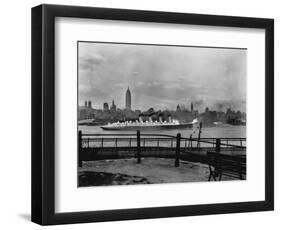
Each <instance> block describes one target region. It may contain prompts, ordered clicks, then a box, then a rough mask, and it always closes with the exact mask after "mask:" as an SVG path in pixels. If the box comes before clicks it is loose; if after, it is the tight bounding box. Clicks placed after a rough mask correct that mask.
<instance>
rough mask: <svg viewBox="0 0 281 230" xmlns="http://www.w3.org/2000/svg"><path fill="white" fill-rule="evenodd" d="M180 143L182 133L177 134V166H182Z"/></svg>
mask: <svg viewBox="0 0 281 230" xmlns="http://www.w3.org/2000/svg"><path fill="white" fill-rule="evenodd" d="M180 144H181V134H180V133H178V134H177V146H176V158H175V167H179V166H180Z"/></svg>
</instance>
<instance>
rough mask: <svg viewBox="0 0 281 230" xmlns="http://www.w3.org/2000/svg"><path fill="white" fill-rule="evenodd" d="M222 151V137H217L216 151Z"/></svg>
mask: <svg viewBox="0 0 281 230" xmlns="http://www.w3.org/2000/svg"><path fill="white" fill-rule="evenodd" d="M220 151H221V139H219V138H217V139H216V152H218V153H219V152H220Z"/></svg>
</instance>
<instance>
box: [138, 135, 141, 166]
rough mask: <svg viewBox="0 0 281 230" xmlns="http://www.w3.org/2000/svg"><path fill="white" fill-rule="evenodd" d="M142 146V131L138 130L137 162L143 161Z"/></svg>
mask: <svg viewBox="0 0 281 230" xmlns="http://www.w3.org/2000/svg"><path fill="white" fill-rule="evenodd" d="M140 154H141V146H140V131H139V130H138V131H137V158H138V161H137V163H138V164H140V163H141V156H140Z"/></svg>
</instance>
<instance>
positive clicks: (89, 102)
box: [88, 101, 92, 109]
mask: <svg viewBox="0 0 281 230" xmlns="http://www.w3.org/2000/svg"><path fill="white" fill-rule="evenodd" d="M88 108H89V109H91V108H92V101H88Z"/></svg>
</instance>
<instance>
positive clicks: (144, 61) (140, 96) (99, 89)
mask: <svg viewBox="0 0 281 230" xmlns="http://www.w3.org/2000/svg"><path fill="white" fill-rule="evenodd" d="M78 46H79V49H78V58H79V59H78V61H79V69H78V82H79V85H78V88H79V89H78V93H79V95H78V97H79V104H80V105H83V104H84V101H85V100H92V104H93V107H94V108H100V109H101V108H102V106H103V103H104V102H108V103H109V104H111V101H112V99H114V100H115V104H116V105H117V107H118V108H121V109H122V108H124V107H125V92H126V90H127V88H128V86H129V87H130V90H131V94H132V109H134V110H135V109H141V110H147V109H149V108H150V107H153V108H154V109H156V110H158V109H161V110H163V109H173V110H174V109H176V106H177V104H180V105H185V106H187V107H188V108H189V107H190V103H191V102H193V103H194V106H195V109H199V110H200V111H202V110H203V109H204V108H205V107H209V108H210V109H216V110H223V111H225V110H226V108H227V107H231V108H232V109H235V110H241V111H245V110H246V54H247V50H244V49H222V48H201V47H175V46H152V45H130V44H109V43H89V42H79V43H78Z"/></svg>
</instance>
